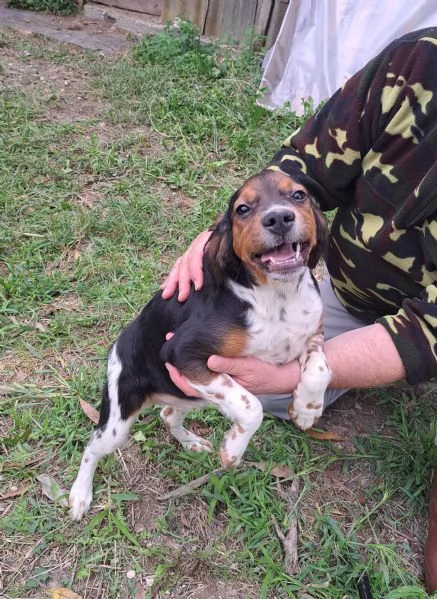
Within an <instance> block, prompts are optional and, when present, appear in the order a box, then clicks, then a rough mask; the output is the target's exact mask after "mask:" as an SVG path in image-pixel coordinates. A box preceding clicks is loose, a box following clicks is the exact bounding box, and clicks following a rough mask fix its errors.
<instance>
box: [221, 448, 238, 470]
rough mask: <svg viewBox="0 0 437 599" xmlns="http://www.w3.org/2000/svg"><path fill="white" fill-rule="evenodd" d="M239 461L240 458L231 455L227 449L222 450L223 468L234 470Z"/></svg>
mask: <svg viewBox="0 0 437 599" xmlns="http://www.w3.org/2000/svg"><path fill="white" fill-rule="evenodd" d="M237 461H238V457H237V456H236V455H229V453H228V451H227V450H226V449H223V448H222V449H221V450H220V462H221V464H222V466H223V468H232V466H235V464H236V463H237Z"/></svg>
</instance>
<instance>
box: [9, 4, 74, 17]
mask: <svg viewBox="0 0 437 599" xmlns="http://www.w3.org/2000/svg"><path fill="white" fill-rule="evenodd" d="M8 6H11V7H13V8H24V9H26V10H35V11H47V12H52V13H55V14H59V15H71V14H73V13H74V12H76V11H77V6H78V5H77V2H76V0H8Z"/></svg>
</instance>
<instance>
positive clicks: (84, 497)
mask: <svg viewBox="0 0 437 599" xmlns="http://www.w3.org/2000/svg"><path fill="white" fill-rule="evenodd" d="M92 500H93V491H92V487H91V486H87V485H84V484H82V483H80V482H78V481H77V480H76V482H75V483H74V485H73V486H72V488H71V491H70V497H69V499H68V504H69V506H70V516H71V518H72V519H73V520H82V518H83V517H84V516H85V514H86V513H87V512H88V510H89V509H90V506H91V502H92Z"/></svg>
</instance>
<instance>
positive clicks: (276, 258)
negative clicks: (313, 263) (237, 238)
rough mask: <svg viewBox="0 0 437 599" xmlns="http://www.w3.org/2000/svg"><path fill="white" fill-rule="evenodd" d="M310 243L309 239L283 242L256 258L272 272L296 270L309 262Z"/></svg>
mask: <svg viewBox="0 0 437 599" xmlns="http://www.w3.org/2000/svg"><path fill="white" fill-rule="evenodd" d="M309 245H310V244H309V242H307V241H294V242H293V243H282V244H281V245H279V246H277V247H275V248H272V249H270V250H268V251H267V252H264V253H263V254H257V255H256V256H255V258H256V259H257V260H259V261H260V262H261V263H262V264H263V266H264V267H265V268H267V270H269V271H270V272H273V271H284V270H294V269H295V268H299V267H301V266H304V265H305V264H306V263H307V257H308V250H309Z"/></svg>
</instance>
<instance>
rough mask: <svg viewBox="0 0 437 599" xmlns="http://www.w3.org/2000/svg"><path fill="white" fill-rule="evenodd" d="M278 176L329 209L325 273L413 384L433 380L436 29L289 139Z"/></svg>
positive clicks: (363, 75) (394, 51)
mask: <svg viewBox="0 0 437 599" xmlns="http://www.w3.org/2000/svg"><path fill="white" fill-rule="evenodd" d="M269 168H272V169H279V170H282V171H283V172H286V173H288V174H290V175H293V176H295V177H297V178H298V179H299V180H300V181H302V183H304V184H306V185H307V187H309V188H310V189H311V190H312V191H313V193H314V196H315V198H316V199H317V200H318V201H319V203H320V206H321V208H322V209H323V210H333V209H337V210H336V214H335V217H334V220H333V223H332V228H331V237H330V244H329V255H328V270H329V273H330V276H331V280H332V285H333V288H334V291H335V293H336V295H337V297H338V298H339V300H340V301H341V303H342V304H343V305H344V306H345V308H346V309H347V310H348V311H349V312H350V313H351V314H353V315H355V316H357V317H358V318H360V319H362V320H364V321H365V322H367V323H373V322H379V323H381V324H382V325H383V326H384V327H385V328H386V330H387V331H388V332H389V334H390V335H391V337H392V339H393V341H394V343H395V345H396V348H397V350H398V352H399V354H400V356H401V359H402V361H403V364H404V366H405V370H406V373H407V381H408V382H409V383H411V384H415V383H418V382H421V381H424V380H427V379H429V378H432V377H436V376H437V27H435V28H431V29H423V30H421V31H416V32H414V33H411V34H409V35H406V36H404V37H402V38H400V39H398V40H396V41H394V42H392V43H391V44H390V45H389V46H388V47H387V48H386V49H385V50H383V51H382V52H381V53H380V54H379V55H378V56H377V57H376V58H375V59H373V60H372V61H371V62H369V63H368V64H367V65H366V66H365V67H364V68H363V69H362V70H361V71H359V72H358V73H357V74H356V75H354V76H353V77H352V78H351V79H350V80H349V81H348V82H347V83H346V84H345V85H344V87H343V88H342V89H340V90H338V91H337V92H336V93H335V94H334V95H333V96H332V98H331V99H330V100H329V101H328V102H327V103H326V104H325V105H324V106H323V107H322V108H321V109H320V111H319V112H318V113H317V114H316V115H315V116H313V117H312V118H310V119H309V120H308V121H307V122H306V123H305V124H304V125H303V126H302V127H301V128H300V129H299V130H298V131H296V132H294V133H293V134H292V135H291V136H290V137H289V138H288V139H287V140H286V141H285V142H284V145H283V147H282V148H281V150H280V151H279V152H278V153H277V154H276V155H275V156H274V159H273V162H272V164H271V165H270V166H269Z"/></svg>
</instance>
